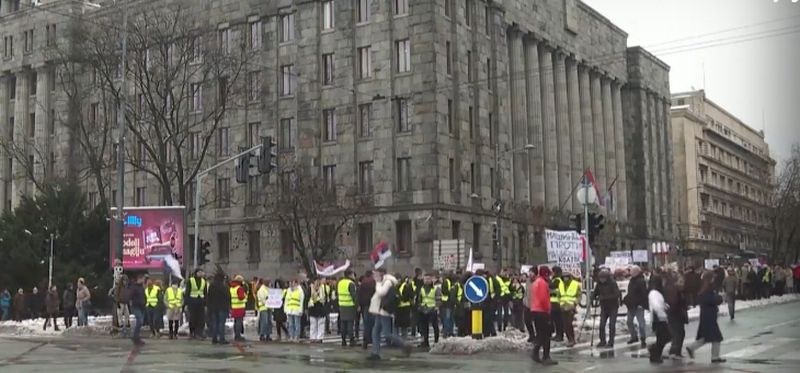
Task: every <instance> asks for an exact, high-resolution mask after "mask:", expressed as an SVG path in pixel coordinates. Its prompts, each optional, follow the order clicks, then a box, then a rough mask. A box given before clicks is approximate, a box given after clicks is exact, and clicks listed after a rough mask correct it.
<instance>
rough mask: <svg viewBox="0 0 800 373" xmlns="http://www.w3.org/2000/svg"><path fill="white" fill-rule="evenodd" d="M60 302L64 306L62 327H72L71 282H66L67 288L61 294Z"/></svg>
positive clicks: (73, 314) (72, 294) (73, 304)
mask: <svg viewBox="0 0 800 373" xmlns="http://www.w3.org/2000/svg"><path fill="white" fill-rule="evenodd" d="M61 304H62V305H63V306H64V328H71V327H72V318H73V317H74V316H75V289H74V288H73V287H72V283H71V282H70V283H67V288H66V289H65V290H64V294H63V295H62V296H61Z"/></svg>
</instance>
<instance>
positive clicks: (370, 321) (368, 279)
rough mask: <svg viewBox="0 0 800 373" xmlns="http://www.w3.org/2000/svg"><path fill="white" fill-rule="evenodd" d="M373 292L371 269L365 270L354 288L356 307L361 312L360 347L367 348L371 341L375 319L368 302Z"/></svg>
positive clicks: (373, 280) (373, 283)
mask: <svg viewBox="0 0 800 373" xmlns="http://www.w3.org/2000/svg"><path fill="white" fill-rule="evenodd" d="M374 294H375V279H374V278H373V277H372V271H367V272H366V273H364V276H363V277H361V283H360V284H359V286H358V290H356V299H357V300H358V308H359V312H360V313H361V318H362V319H363V323H364V338H363V339H362V342H361V348H363V349H365V350H366V349H367V346H368V345H369V344H370V343H372V327H373V325H375V324H374V321H375V318H374V315H372V314H370V313H369V302H370V301H371V300H372V296H373V295H374Z"/></svg>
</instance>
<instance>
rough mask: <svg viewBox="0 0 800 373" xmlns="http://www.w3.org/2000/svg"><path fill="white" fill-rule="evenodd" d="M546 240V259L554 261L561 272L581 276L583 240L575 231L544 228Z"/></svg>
mask: <svg viewBox="0 0 800 373" xmlns="http://www.w3.org/2000/svg"><path fill="white" fill-rule="evenodd" d="M545 237H546V242H547V261H548V262H554V263H556V264H557V265H558V266H559V267H561V270H562V271H563V272H565V273H566V272H569V273H572V274H574V275H576V276H579V277H580V276H581V273H583V271H582V270H581V261H582V260H583V241H582V240H581V236H580V235H579V234H578V232H575V231H551V230H549V229H547V230H545Z"/></svg>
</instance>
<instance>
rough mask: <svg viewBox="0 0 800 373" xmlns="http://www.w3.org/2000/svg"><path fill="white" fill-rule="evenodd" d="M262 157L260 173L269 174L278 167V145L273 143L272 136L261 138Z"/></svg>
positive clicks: (260, 157)
mask: <svg viewBox="0 0 800 373" xmlns="http://www.w3.org/2000/svg"><path fill="white" fill-rule="evenodd" d="M261 144H262V145H261V156H259V157H258V172H260V173H262V174H268V173H270V172H272V170H274V169H275V168H277V167H278V165H277V163H276V161H277V159H278V154H277V153H276V148H277V144H275V141H273V139H272V136H264V137H261Z"/></svg>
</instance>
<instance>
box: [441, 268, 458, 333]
mask: <svg viewBox="0 0 800 373" xmlns="http://www.w3.org/2000/svg"><path fill="white" fill-rule="evenodd" d="M452 276H453V274H452V273H447V274H445V275H444V276H442V281H441V285H442V286H441V292H442V306H441V307H440V308H439V315H440V317H441V318H442V335H443V337H444V338H449V337H452V336H453V335H455V333H454V331H455V325H454V322H453V310H454V309H455V306H456V299H455V297H451V296H450V294H451V293H452V292H453V290H454V289H455V286H454V285H453V280H452V278H451V277H452Z"/></svg>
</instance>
